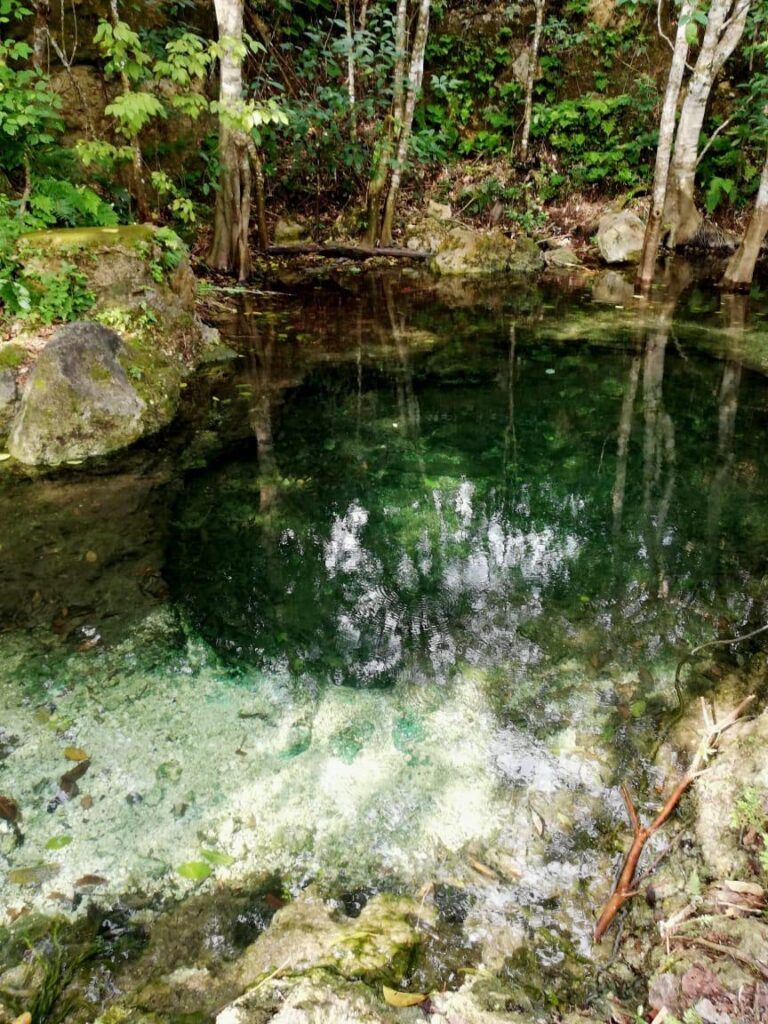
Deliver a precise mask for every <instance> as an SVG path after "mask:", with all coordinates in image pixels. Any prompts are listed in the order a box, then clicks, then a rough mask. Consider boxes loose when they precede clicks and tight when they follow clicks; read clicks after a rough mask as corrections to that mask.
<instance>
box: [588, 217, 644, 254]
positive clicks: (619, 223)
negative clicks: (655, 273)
mask: <svg viewBox="0 0 768 1024" xmlns="http://www.w3.org/2000/svg"><path fill="white" fill-rule="evenodd" d="M644 237H645V224H643V222H642V221H641V220H640V218H639V217H638V216H637V214H636V213H632V212H631V210H621V211H619V212H618V213H615V212H614V213H604V214H603V216H602V217H601V218H600V223H599V225H598V228H597V247H598V249H599V250H600V255H601V256H602V257H603V259H604V260H605V262H606V263H633V262H635V261H636V260H637V259H639V257H640V252H641V250H642V248H643V238H644Z"/></svg>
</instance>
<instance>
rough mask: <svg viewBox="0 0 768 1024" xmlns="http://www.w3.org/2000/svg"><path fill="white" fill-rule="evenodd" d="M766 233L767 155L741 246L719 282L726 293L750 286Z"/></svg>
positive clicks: (767, 208) (767, 221) (767, 219)
mask: <svg viewBox="0 0 768 1024" xmlns="http://www.w3.org/2000/svg"><path fill="white" fill-rule="evenodd" d="M766 233H768V154H766V157H765V164H764V165H763V173H762V174H761V176H760V187H759V189H758V190H757V198H756V199H755V208H754V210H753V211H752V216H751V217H750V219H749V224H747V230H746V231H745V232H744V238H743V239H742V240H741V245H740V246H739V248H738V249H737V250H736V252H735V253H734V254H733V256H731V258H730V260H729V261H728V266H727V267H726V268H725V275H724V277H723V280H722V281H721V282H720V285H721V287H722V288H725V289H726V291H733V292H738V291H747V289H748V288H749V286H750V285H751V284H752V278H753V276H754V273H755V264H756V263H757V258H758V256H759V255H760V246H761V245H762V244H763V239H764V238H765V236H766Z"/></svg>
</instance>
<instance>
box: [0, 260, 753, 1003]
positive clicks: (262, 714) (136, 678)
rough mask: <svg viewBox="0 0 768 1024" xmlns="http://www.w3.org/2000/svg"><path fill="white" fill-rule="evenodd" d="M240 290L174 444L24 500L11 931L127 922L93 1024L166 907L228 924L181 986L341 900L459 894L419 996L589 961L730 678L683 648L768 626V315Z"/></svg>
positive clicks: (191, 942)
mask: <svg viewBox="0 0 768 1024" xmlns="http://www.w3.org/2000/svg"><path fill="white" fill-rule="evenodd" d="M220 299H221V301H219V300H218V299H217V300H216V301H212V305H211V310H212V311H213V313H214V315H215V316H216V317H217V318H218V319H219V321H220V327H221V330H222V336H223V339H224V340H225V341H226V342H227V343H228V344H229V345H230V346H231V347H232V348H233V349H234V350H235V351H236V353H237V358H235V359H232V360H230V361H229V362H226V363H219V364H214V365H211V366H209V367H207V368H205V370H204V371H203V372H202V373H201V374H199V376H198V377H197V378H196V379H194V380H192V381H190V383H189V385H188V388H187V392H186V394H187V398H186V402H185V406H184V409H183V411H182V415H181V417H180V421H179V423H178V424H177V425H176V426H175V427H174V429H173V430H172V431H170V432H169V433H168V434H167V435H164V436H163V437H160V438H157V439H155V440H153V442H152V443H151V444H148V445H146V446H144V447H142V448H140V449H139V450H137V451H134V452H132V453H130V454H129V455H128V456H126V457H125V458H123V459H122V460H119V461H117V462H114V461H113V462H112V463H109V464H104V465H98V466H96V467H93V468H89V467H70V468H68V469H67V471H66V472H62V473H60V474H59V475H57V476H54V477H47V478H38V479H28V480H22V479H17V478H15V477H10V476H8V477H7V478H6V479H5V480H4V482H3V483H2V484H0V509H1V510H2V511H1V513H0V514H1V515H2V522H3V536H2V543H1V544H0V581H1V583H2V586H1V587H0V623H1V629H2V631H1V632H0V792H2V793H4V794H7V795H8V796H12V798H13V799H14V800H15V801H16V802H17V803H18V806H19V808H20V809H21V819H20V820H19V821H18V823H14V824H13V825H12V824H10V823H8V822H4V821H0V920H1V921H2V923H4V924H10V922H11V921H13V920H17V919H19V918H20V917H23V916H25V915H26V916H27V917H28V919H29V920H40V918H39V915H44V916H45V918H46V919H49V918H53V917H62V918H63V919H64V921H65V922H67V921H69V922H71V921H74V922H75V923H74V924H71V925H70V924H66V923H65V924H63V925H62V926H61V927H63V928H67V927H73V928H76V927H80V926H79V925H78V924H77V922H78V921H85V920H90V921H91V923H92V924H93V922H96V923H95V924H93V927H94V928H101V929H102V930H103V927H104V920H105V919H107V918H111V919H113V920H114V919H117V917H119V918H120V920H121V921H123V922H124V928H123V930H122V931H121V930H120V929H119V928H118V929H117V931H116V932H115V930H114V929H113V931H112V932H110V934H111V935H113V939H114V941H113V944H112V946H110V950H111V952H110V955H109V957H107V958H106V959H103V960H101V961H99V962H98V967H97V968H96V967H94V968H93V971H92V976H91V980H90V981H89V983H88V985H89V986H90V987H89V988H86V989H84V992H85V995H84V996H83V998H84V999H85V1001H86V1003H87V1002H88V1000H90V1005H91V1006H93V1007H94V1010H93V1014H92V1016H95V1014H96V1012H97V1011H98V1009H99V1008H100V1007H102V1006H103V1005H105V1004H106V1003H108V1002H109V1000H110V999H112V998H114V997H115V996H116V995H117V994H120V993H124V992H125V990H126V989H125V984H123V983H119V982H116V981H115V978H119V972H120V971H121V970H126V969H127V968H126V967H125V966H124V965H125V964H126V963H129V962H130V960H131V956H133V955H134V954H133V953H131V954H130V955H129V952H126V950H127V949H128V947H127V946H126V947H125V949H123V948H122V947H120V949H121V950H122V952H119V953H117V952H115V949H117V948H118V946H117V945H115V944H116V943H118V940H117V939H115V938H114V935H117V934H120V935H123V936H124V934H126V933H128V932H130V927H129V924H128V923H125V922H130V920H131V919H132V916H135V915H138V917H139V918H141V920H142V921H143V922H144V923H143V925H142V928H143V929H144V932H143V933H142V934H145V933H146V930H147V928H149V925H148V924H147V921H148V920H150V918H151V916H152V915H161V914H171V915H173V914H175V915H177V917H175V918H174V917H173V916H172V917H171V920H176V921H177V922H178V920H180V918H179V917H178V915H179V914H182V915H183V914H188V915H191V916H187V917H186V918H182V920H184V921H185V922H186V923H185V925H184V928H183V929H182V931H183V934H184V936H185V938H184V942H183V944H182V945H183V946H184V947H185V948H184V949H181V948H177V947H176V946H173V944H172V943H171V942H170V940H166V944H165V946H162V944H161V948H163V949H165V950H166V953H167V962H166V963H165V965H164V968H165V969H166V970H170V969H173V968H174V967H179V965H181V964H183V963H185V962H187V961H185V960H184V959H183V956H184V953H185V952H186V954H187V955H188V956H189V955H192V954H194V956H195V957H197V959H198V961H199V960H200V958H201V957H202V958H203V959H204V960H205V962H206V963H208V964H210V963H219V962H225V961H233V960H234V959H236V957H237V956H238V954H239V951H241V950H242V949H244V948H245V947H246V946H247V945H248V943H249V942H251V941H252V940H253V939H254V938H255V936H256V935H258V934H259V933H260V931H262V930H263V929H264V928H265V927H266V926H267V925H268V922H269V920H270V918H271V916H272V915H273V914H274V912H275V909H276V908H279V907H282V906H283V905H285V904H286V903H287V902H290V901H291V900H295V899H297V898H300V897H301V894H302V893H306V892H307V891H308V890H309V891H312V892H317V893H320V894H321V895H322V896H323V897H324V898H326V899H332V900H335V901H337V906H338V911H339V914H340V915H341V916H343V917H345V918H346V917H350V918H351V919H354V918H355V917H356V915H358V914H359V913H360V912H361V909H362V908H364V907H365V906H366V904H367V903H368V902H369V901H370V900H371V899H372V898H373V897H374V896H375V894H377V893H390V894H395V895H398V896H408V897H411V898H413V899H414V900H416V901H420V902H421V905H422V906H425V907H426V906H427V905H429V906H430V907H432V908H433V912H434V914H435V915H436V916H435V918H434V922H433V925H432V926H431V931H430V935H429V942H430V943H431V945H430V947H429V950H430V951H429V955H427V956H425V957H423V958H422V959H420V960H419V959H418V958H416V959H415V960H413V962H411V963H410V965H409V967H408V970H407V971H406V972H405V973H403V972H401V973H400V975H399V978H398V979H396V980H398V981H403V982H404V983H408V984H414V985H419V984H420V985H422V986H426V985H432V986H436V985H440V986H443V987H451V986H453V987H456V986H457V984H458V983H459V981H460V978H461V976H462V970H464V969H465V968H466V966H467V965H472V964H477V963H479V962H481V961H482V962H484V963H495V964H497V965H500V964H502V963H508V962H510V961H509V958H510V957H514V954H515V951H519V950H520V949H521V948H522V947H523V946H526V948H528V949H529V950H531V951H532V953H531V957H532V959H531V960H530V962H529V961H524V964H525V969H526V970H528V971H530V970H533V969H537V970H542V971H546V970H549V969H559V967H558V965H560V964H561V961H562V959H563V957H564V955H565V954H564V953H563V950H564V949H567V950H568V951H569V954H568V955H569V956H571V957H575V958H577V959H579V958H582V957H583V958H588V957H589V956H590V950H591V933H592V929H593V926H594V921H595V917H596V913H597V911H598V909H599V906H600V904H601V903H602V902H603V901H604V900H605V898H606V896H607V894H608V892H609V890H610V886H611V882H612V879H613V877H614V873H615V870H616V867H617V864H618V862H619V854H620V851H621V849H622V844H623V842H624V840H625V838H626V826H625V822H624V819H623V810H622V805H621V801H620V798H619V796H618V788H617V787H618V785H619V783H620V782H622V781H625V780H626V781H629V782H630V783H631V784H632V786H633V788H634V790H635V792H636V793H637V794H638V799H639V800H640V802H641V804H642V802H643V800H647V801H649V802H650V803H653V800H654V794H653V787H654V785H655V784H662V783H663V781H664V780H663V778H662V775H661V773H660V771H659V769H657V768H656V767H654V764H653V758H654V755H655V752H656V749H657V747H658V744H659V742H660V740H661V739H662V738H663V737H664V735H665V734H666V732H667V731H668V730H669V729H670V728H671V727H672V725H673V724H674V722H675V720H676V718H677V717H678V716H679V715H680V713H681V711H682V709H683V708H684V707H685V706H687V704H688V703H689V702H690V701H691V700H692V698H693V697H694V696H696V695H698V694H699V693H703V692H706V691H707V688H708V687H709V688H711V687H712V686H713V685H715V683H714V681H713V679H714V677H712V676H710V677H706V676H705V675H702V674H701V673H697V672H696V671H689V672H686V673H684V674H683V675H682V676H681V682H680V684H679V685H677V686H676V685H675V669H676V667H677V664H678V662H679V660H680V658H681V657H682V656H683V655H684V654H685V652H686V651H687V650H688V649H689V648H690V647H691V646H692V645H694V644H697V643H701V642H704V641H707V640H710V639H713V638H715V637H718V636H728V635H732V633H738V632H740V631H742V632H743V631H746V630H747V629H749V628H752V627H754V626H755V625H759V624H760V622H761V621H763V619H762V611H763V608H764V605H765V599H766V568H767V565H768V563H767V561H766V556H767V555H768V515H766V509H767V508H768V448H766V445H765V440H764V439H765V437H766V436H768V387H767V386H766V376H765V374H766V371H768V331H766V327H765V325H766V319H765V317H766V308H765V307H764V306H762V307H761V305H760V303H759V301H755V300H753V301H752V304H751V309H750V313H749V316H747V315H745V310H744V307H743V304H741V303H740V302H739V301H738V300H732V301H731V305H727V304H726V300H725V299H724V300H723V301H722V303H721V300H720V297H719V296H718V295H717V294H715V293H713V292H709V291H707V290H706V289H705V288H703V287H699V286H697V285H696V284H695V283H691V282H690V281H688V279H687V278H686V279H684V280H683V283H682V285H681V284H680V282H679V280H678V278H677V277H675V276H674V275H673V279H672V280H671V281H670V282H667V284H666V285H665V286H663V287H662V288H661V289H660V292H659V296H658V297H657V298H656V299H655V300H654V301H653V302H652V303H650V304H649V305H647V306H646V307H638V306H637V305H633V300H632V299H631V289H630V292H629V296H627V291H626V283H625V282H622V280H621V279H620V278H619V277H618V276H617V275H613V278H612V279H611V278H609V279H608V280H607V282H606V280H605V279H602V280H601V282H598V283H596V284H594V285H592V286H590V287H585V286H583V284H579V286H578V287H572V286H569V287H566V285H565V284H564V283H562V282H560V283H558V282H554V283H551V284H550V285H547V286H541V287H539V288H533V287H530V288H525V287H522V286H515V285H510V284H508V283H505V284H503V285H498V284H496V285H493V286H487V285H486V286H478V285H471V284H456V285H453V286H452V287H451V288H450V289H449V288H447V287H446V286H442V285H441V286H435V285H434V284H430V283H429V282H425V281H424V280H423V279H421V278H420V277H418V276H417V275H411V274H408V273H402V272H401V273H397V274H362V275H354V274H343V273H342V274H338V275H336V276H329V277H325V278H323V279H319V280H318V281H317V282H315V283H312V282H311V281H310V282H309V283H307V282H306V281H304V282H302V283H300V284H296V285H292V284H291V283H290V282H287V283H286V282H284V283H283V284H282V285H281V286H278V287H276V289H275V291H274V292H270V293H265V294H261V295H259V294H246V295H244V296H240V297H228V296H226V295H222V296H220ZM86 758H87V760H85V759H86ZM94 907H98V908H100V909H99V910H98V911H94V910H93V908H94ZM89 908H90V909H89ZM425 914H426V911H425ZM141 915H144V917H142V916H141ZM148 915H149V916H148ZM116 916H117V917H116ZM193 918H194V921H195V922H197V923H196V924H191V923H190V921H191V920H192V919H193ZM200 922H204V923H200ZM82 927H86V926H85V925H83V926H82ZM89 927H90V925H89ZM169 928H170V926H169ZM174 928H177V926H174ZM170 930H171V931H173V928H170ZM121 941H122V940H121ZM137 944H138V945H139V946H140V945H141V942H140V941H139V940H137ZM118 945H119V943H118ZM9 948H10V947H9ZM190 951H191V952H190ZM9 955H10V954H9ZM286 955H289V954H286ZM521 962H523V961H521ZM531 964H533V967H531ZM121 965H123V966H121ZM155 966H156V967H157V963H156V964H155ZM174 1012H175V1011H174ZM183 1012H184V1013H186V1012H187V1010H186V1009H185V1010H184V1011H183ZM168 1013H169V1014H170V1011H168ZM179 1013H181V1011H179ZM86 1016H87V1015H86ZM171 1016H173V1015H172V1014H171ZM83 1019H86V1018H85V1017H84V1018H83ZM184 1019H185V1020H188V1019H190V1018H189V1017H185V1018H184ZM204 1019H207V1018H204Z"/></svg>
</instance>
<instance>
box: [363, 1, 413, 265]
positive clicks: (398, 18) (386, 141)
mask: <svg viewBox="0 0 768 1024" xmlns="http://www.w3.org/2000/svg"><path fill="white" fill-rule="evenodd" d="M407 35H408V0H397V12H396V15H395V68H394V76H393V86H392V110H391V111H390V114H389V116H388V118H387V123H386V125H385V127H384V137H383V139H382V141H381V143H380V144H379V145H378V146H377V147H376V150H375V153H374V158H373V173H372V174H371V181H370V184H369V186H368V216H367V231H366V235H365V240H366V242H367V243H368V245H374V244H375V243H376V242H377V241H378V240H379V238H380V236H381V203H382V199H383V198H384V189H385V188H386V185H387V179H388V178H389V170H390V166H389V165H390V164H391V163H392V154H393V151H394V146H395V139H396V137H397V136H398V134H399V132H400V126H401V125H402V119H403V100H404V83H405V57H406V52H405V51H406V45H407Z"/></svg>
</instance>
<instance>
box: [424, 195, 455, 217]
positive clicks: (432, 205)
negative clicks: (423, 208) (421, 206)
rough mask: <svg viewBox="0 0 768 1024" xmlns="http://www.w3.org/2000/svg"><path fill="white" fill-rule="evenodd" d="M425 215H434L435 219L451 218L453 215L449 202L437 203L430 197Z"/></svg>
mask: <svg viewBox="0 0 768 1024" xmlns="http://www.w3.org/2000/svg"><path fill="white" fill-rule="evenodd" d="M427 216H428V217H434V218H435V220H451V218H452V217H453V211H452V210H451V204H450V203H437V202H435V200H434V199H430V200H428V202H427Z"/></svg>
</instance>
